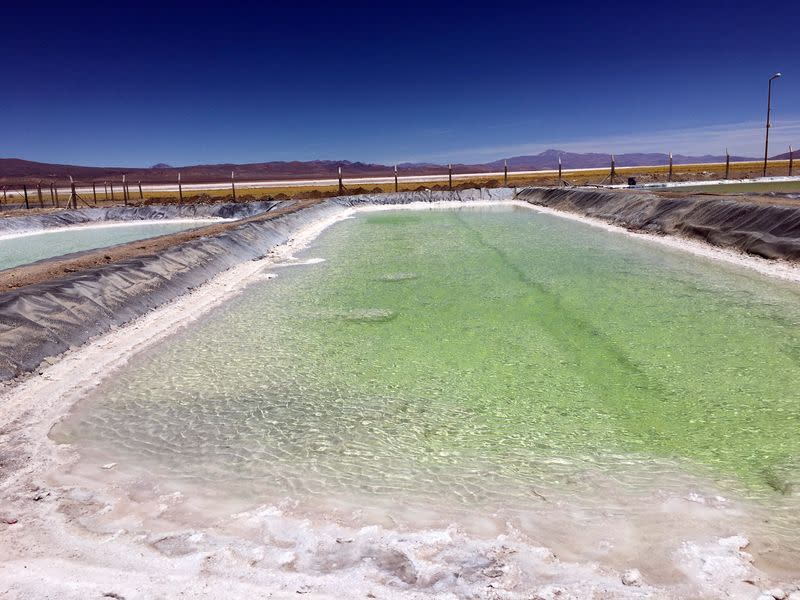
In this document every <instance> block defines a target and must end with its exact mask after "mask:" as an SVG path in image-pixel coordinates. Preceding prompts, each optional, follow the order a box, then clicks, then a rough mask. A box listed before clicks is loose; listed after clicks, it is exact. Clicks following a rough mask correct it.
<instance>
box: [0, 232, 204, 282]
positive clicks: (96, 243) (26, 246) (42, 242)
mask: <svg viewBox="0 0 800 600" xmlns="http://www.w3.org/2000/svg"><path fill="white" fill-rule="evenodd" d="M211 222H212V221H209V220H204V221H199V220H198V221H187V220H180V221H174V222H169V221H164V222H162V223H153V222H152V221H151V222H147V223H128V222H126V223H121V224H119V223H116V224H105V225H92V226H89V227H67V228H59V229H51V230H48V231H42V232H37V233H31V234H28V235H22V236H18V237H8V238H4V239H0V270H3V269H10V268H12V267H18V266H20V265H26V264H30V263H32V262H36V261H39V260H43V259H45V258H52V257H54V256H62V255H64V254H71V253H73V252H83V251H84V250H92V249H94V248H105V247H106V246H113V245H116V244H124V243H126V242H134V241H136V240H143V239H145V238H151V237H156V236H159V235H166V234H168V233H177V232H178V231H184V230H186V229H194V228H196V227H202V226H203V225H209V224H210V223H211Z"/></svg>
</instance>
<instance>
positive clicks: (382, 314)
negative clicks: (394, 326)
mask: <svg viewBox="0 0 800 600" xmlns="http://www.w3.org/2000/svg"><path fill="white" fill-rule="evenodd" d="M396 316H397V313H396V312H394V311H393V310H389V309H388V308H355V309H353V310H351V311H350V312H348V313H347V314H345V315H344V318H345V320H347V321H356V322H361V323H381V322H384V321H391V320H392V319H394V318H395V317H396Z"/></svg>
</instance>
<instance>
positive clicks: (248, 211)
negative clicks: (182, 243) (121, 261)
mask: <svg viewBox="0 0 800 600" xmlns="http://www.w3.org/2000/svg"><path fill="white" fill-rule="evenodd" d="M281 204H286V203H285V202H280V201H278V200H268V201H260V202H239V203H230V202H228V203H224V204H185V205H178V204H165V205H157V204H153V205H148V206H112V207H107V208H81V209H76V210H62V211H58V212H48V213H43V214H34V215H23V216H18V217H6V218H2V219H0V236H4V235H13V234H22V233H31V232H39V231H45V230H48V229H57V228H61V227H74V226H76V225H91V224H100V223H109V222H132V221H160V220H168V219H244V218H247V217H252V216H255V215H258V214H261V213H264V212H267V211H270V210H272V209H273V208H275V207H276V206H278V205H281Z"/></svg>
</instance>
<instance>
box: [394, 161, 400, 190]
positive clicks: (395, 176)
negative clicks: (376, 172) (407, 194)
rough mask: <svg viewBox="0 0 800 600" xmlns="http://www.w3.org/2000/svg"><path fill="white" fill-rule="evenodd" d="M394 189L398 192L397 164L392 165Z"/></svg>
mask: <svg viewBox="0 0 800 600" xmlns="http://www.w3.org/2000/svg"><path fill="white" fill-rule="evenodd" d="M394 191H395V192H399V191H400V187H399V185H398V183H397V165H395V166H394Z"/></svg>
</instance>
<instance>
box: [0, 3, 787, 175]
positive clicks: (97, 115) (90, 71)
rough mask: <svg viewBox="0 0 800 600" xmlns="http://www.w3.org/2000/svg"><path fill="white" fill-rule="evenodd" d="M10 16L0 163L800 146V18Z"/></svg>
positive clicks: (722, 9)
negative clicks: (767, 131) (770, 140)
mask: <svg viewBox="0 0 800 600" xmlns="http://www.w3.org/2000/svg"><path fill="white" fill-rule="evenodd" d="M10 4H11V3H9V4H6V5H5V6H4V7H3V8H2V16H3V21H4V25H3V28H2V34H0V56H2V57H3V63H2V64H3V70H2V72H3V92H2V94H0V156H2V157H12V156H13V157H20V158H26V159H30V160H40V161H46V162H62V163H72V164H103V165H121V166H145V165H150V164H153V163H156V162H167V163H170V164H173V165H184V164H195V163H212V162H213V163H216V162H258V161H267V160H292V159H297V160H311V159H349V160H363V161H371V162H387V163H392V162H403V161H435V162H448V161H453V162H471V161H475V162H477V161H486V160H493V159H496V158H500V157H503V156H510V155H514V154H525V153H532V152H536V151H539V150H542V149H545V148H547V147H560V148H565V149H568V150H573V151H580V150H591V151H600V150H605V151H608V152H617V153H621V152H624V151H640V150H651V151H652V150H658V149H660V150H662V151H665V152H666V151H668V150H672V151H674V152H676V153H704V152H714V153H722V152H724V148H725V145H729V146H730V147H731V152H732V153H736V154H751V155H758V154H759V152H761V146H760V144H761V143H762V142H761V139H762V135H763V133H762V132H761V128H763V120H764V117H765V110H766V106H765V105H766V82H767V78H768V77H769V75H771V74H772V73H773V72H774V71H777V70H780V71H782V72H783V73H784V77H783V78H782V79H781V80H779V81H778V82H777V83H776V84H775V100H774V108H775V115H774V123H775V129H774V132H773V133H774V136H773V137H774V139H775V145H773V147H772V149H773V150H774V152H771V153H773V154H774V153H777V152H779V151H785V149H782V148H781V146H782V145H783V144H787V143H794V145H795V146H800V31H799V30H798V23H800V2H798V1H793V2H773V3H769V4H768V3H762V4H752V3H750V4H747V5H746V6H740V5H739V4H738V3H734V2H724V3H723V2H716V1H711V2H705V1H695V2H659V3H644V2H617V3H615V4H606V3H603V2H595V3H580V2H550V3H541V4H536V3H533V2H522V3H514V2H493V3H489V2H486V3H482V4H474V5H472V4H469V3H448V2H426V3H412V2H395V3H369V4H366V3H365V4H349V5H346V4H344V3H319V4H316V3H311V2H283V3H280V4H271V3H255V2H254V3H233V2H229V3H225V4H223V3H217V4H204V3H199V2H196V3H192V4H191V5H186V6H184V5H179V4H173V3H170V2H161V3H158V4H148V3H144V2H140V3H135V4H134V3H112V2H104V3H62V4H59V5H54V6H52V7H51V6H47V5H43V4H40V3H21V2H15V3H13V6H10Z"/></svg>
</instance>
